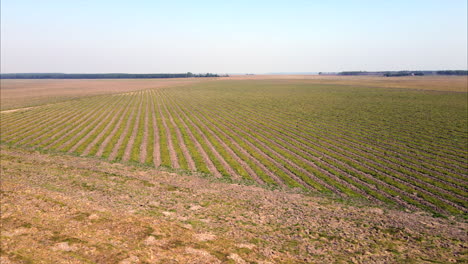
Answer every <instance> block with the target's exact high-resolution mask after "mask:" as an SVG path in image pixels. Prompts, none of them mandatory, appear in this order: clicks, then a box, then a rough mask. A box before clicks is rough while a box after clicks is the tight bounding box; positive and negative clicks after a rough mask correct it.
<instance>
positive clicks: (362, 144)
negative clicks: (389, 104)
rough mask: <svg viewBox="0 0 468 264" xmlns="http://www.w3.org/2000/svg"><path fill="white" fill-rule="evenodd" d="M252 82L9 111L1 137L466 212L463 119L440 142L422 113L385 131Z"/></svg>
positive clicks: (117, 158)
mask: <svg viewBox="0 0 468 264" xmlns="http://www.w3.org/2000/svg"><path fill="white" fill-rule="evenodd" d="M285 89H287V88H285ZM245 91H246V90H245V88H242V89H240V88H238V89H236V87H234V88H232V89H231V90H229V91H226V90H219V89H216V87H205V88H204V87H195V88H191V87H185V88H171V89H152V90H144V91H137V92H131V93H124V94H120V95H112V96H110V95H108V96H97V97H90V98H86V99H80V100H71V101H68V102H62V103H58V104H53V105H47V106H43V107H38V108H35V109H29V110H26V111H23V112H14V113H8V114H2V123H1V127H0V128H1V132H2V138H1V141H2V142H4V143H8V144H14V145H18V146H29V147H35V148H41V149H47V150H53V151H58V152H64V153H72V154H75V155H81V156H95V157H99V158H102V159H107V160H109V161H113V162H132V163H142V164H146V165H149V166H154V167H167V168H173V169H176V170H181V171H190V172H199V173H203V174H211V175H214V177H217V178H224V179H225V180H228V181H245V182H250V183H256V184H260V185H270V186H275V187H278V188H300V189H304V190H309V191H312V192H321V193H328V194H331V195H335V196H339V197H355V198H359V199H361V198H362V199H367V200H370V201H374V202H377V203H390V204H394V205H396V206H400V207H405V208H409V209H417V208H419V209H424V210H428V211H430V212H434V213H443V214H444V213H454V214H460V213H466V211H467V210H466V208H467V205H468V203H467V201H466V198H465V197H466V196H467V186H468V185H467V181H466V172H467V164H466V157H467V151H466V149H464V148H463V147H461V146H463V141H464V140H465V143H466V135H463V132H464V131H463V129H461V128H459V127H458V128H454V129H453V131H454V132H453V134H454V135H455V136H454V137H455V139H454V140H453V141H451V139H450V137H447V136H443V137H441V138H442V139H441V140H440V141H439V142H435V141H434V133H439V132H440V131H443V130H444V128H443V127H442V128H441V127H437V126H435V125H434V124H433V123H430V124H428V125H427V126H424V123H421V124H419V123H418V125H417V126H419V128H418V129H414V130H413V131H407V130H408V129H410V125H408V124H404V125H401V126H400V127H397V128H391V130H392V133H395V135H393V134H392V135H389V134H387V133H379V132H378V130H379V129H382V127H384V128H385V126H386V125H387V123H386V122H384V121H374V120H372V118H371V117H372V116H373V115H372V114H369V117H368V118H359V117H357V116H353V115H351V114H350V116H349V117H346V118H348V120H352V121H353V124H347V123H345V122H343V123H340V122H337V121H336V119H337V118H338V119H339V117H341V115H343V113H342V112H339V113H338V112H337V114H336V116H338V117H336V116H334V115H331V116H330V117H329V119H328V120H327V118H325V117H323V116H320V117H317V116H316V115H314V114H313V113H311V112H309V111H306V110H303V111H302V112H301V110H300V109H301V107H302V108H304V109H309V108H311V107H312V106H310V105H308V104H312V103H311V102H310V101H305V100H303V99H301V98H300V97H298V96H295V95H294V93H293V92H294V91H293V90H291V91H290V92H291V94H293V96H291V98H287V99H281V98H276V99H277V100H278V102H279V103H274V102H275V100H274V99H275V97H274V96H272V95H270V94H267V95H262V94H260V95H259V94H255V93H254V94H252V96H251V97H252V98H253V99H252V98H250V99H249V96H248V95H244V94H243V93H244V92H245ZM247 92H250V90H247ZM274 92H275V90H272V93H273V94H274ZM279 94H280V95H281V96H283V90H281V93H279ZM262 96H264V97H262ZM317 96H318V97H317V98H318V99H321V98H322V97H321V96H323V95H321V94H320V95H317ZM327 96H328V95H327ZM262 98H265V100H262ZM324 98H326V97H324ZM281 102H282V103H281ZM316 104H317V103H316ZM298 105H299V106H298ZM287 106H290V107H291V111H288V107H287ZM384 106H385V105H384ZM313 107H316V108H317V109H318V110H317V111H318V112H319V111H322V112H325V111H324V110H320V107H322V106H320V105H313ZM347 107H351V106H347ZM352 107H355V106H354V105H352ZM322 112H320V113H322ZM385 118H389V120H392V118H393V117H383V119H385ZM410 121H411V120H409V121H408V122H410ZM450 122H451V121H450V120H449V121H447V122H446V123H450ZM460 122H461V121H460V120H453V123H454V124H455V123H457V124H458V123H460ZM403 123H404V122H403ZM431 131H433V132H431ZM434 131H435V132H434ZM465 133H466V131H465ZM415 136H417V137H415ZM460 141H462V142H460Z"/></svg>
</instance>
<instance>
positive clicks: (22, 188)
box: [1, 147, 467, 263]
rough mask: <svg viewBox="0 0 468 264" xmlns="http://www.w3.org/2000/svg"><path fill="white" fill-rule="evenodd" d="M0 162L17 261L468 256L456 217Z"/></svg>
mask: <svg viewBox="0 0 468 264" xmlns="http://www.w3.org/2000/svg"><path fill="white" fill-rule="evenodd" d="M1 160H2V168H1V169H2V186H1V188H2V189H1V191H2V192H1V195H2V196H1V197H2V199H1V206H2V215H1V218H2V227H1V228H2V230H1V231H2V239H1V246H2V250H3V251H2V253H1V260H2V262H6V263H8V261H10V262H28V261H29V260H33V259H34V260H35V261H42V262H48V263H63V262H74V263H75V262H76V263H80V262H98V263H104V262H105V263H119V262H121V263H132V262H138V261H139V262H150V263H151V262H156V263H158V262H162V263H171V262H174V263H175V261H177V262H178V263H223V262H227V263H229V261H234V262H236V263H244V262H246V263H251V262H256V263H304V262H305V263H334V262H339V261H345V260H350V259H354V260H353V261H355V262H358V263H398V262H401V263H408V262H424V261H427V260H433V261H438V262H446V261H447V260H448V259H450V260H452V261H459V262H463V261H464V260H466V259H465V256H464V254H463V252H464V249H465V248H466V246H467V238H466V231H467V225H466V223H465V222H464V220H457V219H456V218H454V217H451V218H448V219H444V218H433V217H431V216H429V215H427V214H426V213H423V212H417V213H407V212H403V211H398V210H393V209H390V208H386V207H374V206H371V205H369V204H365V203H358V202H356V203H355V204H351V203H347V204H344V203H342V202H339V201H336V200H333V199H330V198H327V197H318V196H309V195H304V194H301V193H296V192H293V191H288V192H286V191H278V190H273V191H271V190H266V189H263V188H260V187H254V186H241V185H237V184H226V183H222V182H218V181H217V180H215V179H211V180H210V179H205V178H199V177H196V176H182V175H175V174H173V173H166V172H161V171H157V170H153V169H145V168H141V167H138V168H137V167H131V166H126V165H122V164H117V163H116V164H111V163H107V162H105V161H102V160H97V159H90V158H80V157H72V156H60V155H51V154H49V155H45V154H40V153H38V152H32V151H25V150H20V149H15V148H7V147H2V150H1ZM195 209H196V210H195ZM166 215H167V216H166ZM188 227H190V228H188Z"/></svg>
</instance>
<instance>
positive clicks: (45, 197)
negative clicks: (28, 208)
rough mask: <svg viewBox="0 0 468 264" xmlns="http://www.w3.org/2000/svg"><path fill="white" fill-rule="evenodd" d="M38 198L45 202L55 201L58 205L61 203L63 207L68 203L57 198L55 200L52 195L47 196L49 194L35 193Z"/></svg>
mask: <svg viewBox="0 0 468 264" xmlns="http://www.w3.org/2000/svg"><path fill="white" fill-rule="evenodd" d="M35 197H36V198H38V199H40V200H42V201H44V202H48V203H53V204H56V205H60V206H61V207H66V206H67V205H66V204H65V203H63V202H61V201H57V200H54V199H52V198H50V197H47V196H44V195H35Z"/></svg>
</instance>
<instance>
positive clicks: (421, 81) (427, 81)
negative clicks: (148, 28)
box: [230, 75, 468, 92]
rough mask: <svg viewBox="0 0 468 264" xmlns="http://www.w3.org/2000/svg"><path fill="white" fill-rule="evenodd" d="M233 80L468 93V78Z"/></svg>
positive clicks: (252, 77) (240, 77) (278, 77)
mask: <svg viewBox="0 0 468 264" xmlns="http://www.w3.org/2000/svg"><path fill="white" fill-rule="evenodd" d="M230 79H232V80H276V81H281V80H287V81H288V82H293V81H296V82H297V83H309V84H339V85H355V86H365V87H383V88H404V89H417V90H432V91H451V92H468V76H407V77H377V76H327V75H237V76H232V77H230Z"/></svg>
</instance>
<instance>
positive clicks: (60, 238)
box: [50, 232, 86, 245]
mask: <svg viewBox="0 0 468 264" xmlns="http://www.w3.org/2000/svg"><path fill="white" fill-rule="evenodd" d="M50 240H52V241H54V242H68V243H69V244H70V245H71V244H78V243H80V244H86V242H85V241H83V240H81V239H79V238H76V237H69V236H66V235H62V234H60V233H59V232H54V235H53V236H52V237H50Z"/></svg>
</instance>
